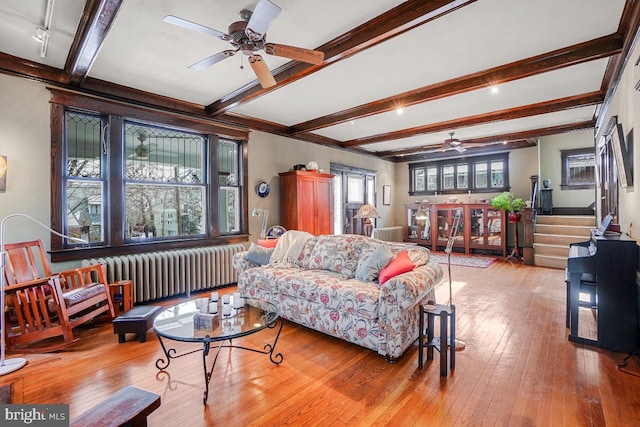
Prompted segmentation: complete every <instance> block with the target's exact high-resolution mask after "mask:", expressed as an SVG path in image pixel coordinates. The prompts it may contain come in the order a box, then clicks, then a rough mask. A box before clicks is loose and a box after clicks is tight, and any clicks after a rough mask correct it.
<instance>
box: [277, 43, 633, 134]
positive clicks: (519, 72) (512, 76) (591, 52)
mask: <svg viewBox="0 0 640 427" xmlns="http://www.w3.org/2000/svg"><path fill="white" fill-rule="evenodd" d="M622 44H623V38H622V36H620V35H619V34H617V33H614V34H610V35H608V36H604V37H600V38H597V39H594V40H590V41H587V42H583V43H578V44H575V45H572V46H569V47H565V48H562V49H557V50H554V51H551V52H547V53H544V54H541V55H537V56H532V57H530V58H526V59H522V60H520V61H515V62H512V63H510V64H505V65H500V66H497V67H493V68H489V69H486V70H483V71H479V72H477V73H472V74H467V75H466V76H462V77H457V78H454V79H451V80H447V81H444V82H438V83H435V84H432V85H428V86H423V87H421V88H418V89H413V90H410V91H407V92H404V93H401V94H399V95H394V96H390V97H387V98H384V99H379V100H376V101H372V102H369V103H366V104H362V105H358V106H356V107H352V108H348V109H346V110H342V111H338V112H335V113H331V114H327V115H326V116H323V117H318V118H315V119H312V120H308V121H306V122H302V123H298V124H296V125H293V126H291V127H290V128H289V133H290V134H296V133H300V132H309V131H313V130H316V129H321V128H325V127H329V126H333V125H336V124H339V123H344V122H348V121H351V120H355V119H361V118H363V117H367V116H371V115H374V114H380V113H386V112H390V111H394V110H396V109H397V108H398V106H402V107H403V108H407V107H409V106H412V105H417V104H421V103H424V102H428V101H434V100H436V99H440V98H445V97H448V96H452V95H458V94H461V93H464V92H470V91H472V90H477V89H481V88H484V87H489V86H492V85H496V84H501V83H506V82H510V81H513V80H518V79H522V78H525V77H531V76H534V75H537V74H542V73H546V72H548V71H553V70H558V69H561V68H565V67H569V66H572V65H577V64H581V63H584V62H588V61H593V60H596V59H602V58H606V57H609V56H612V55H616V54H619V53H620V51H621V50H622Z"/></svg>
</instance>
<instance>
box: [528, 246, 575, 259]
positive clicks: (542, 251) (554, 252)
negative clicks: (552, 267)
mask: <svg viewBox="0 0 640 427" xmlns="http://www.w3.org/2000/svg"><path fill="white" fill-rule="evenodd" d="M533 247H534V248H535V253H536V254H539V255H547V256H558V257H563V258H568V257H569V246H566V245H549V244H544V243H534V244H533Z"/></svg>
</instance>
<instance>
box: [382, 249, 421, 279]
mask: <svg viewBox="0 0 640 427" xmlns="http://www.w3.org/2000/svg"><path fill="white" fill-rule="evenodd" d="M414 268H416V266H415V264H414V263H412V262H411V260H410V259H409V254H408V253H407V251H402V252H400V253H399V254H398V255H396V257H395V258H394V259H393V260H392V261H391V262H390V263H389V265H387V266H386V267H385V268H383V269H382V270H380V276H379V277H378V280H379V283H380V284H381V285H382V284H383V283H384V282H386V281H387V280H389V279H391V278H392V277H395V276H397V275H398V274H402V273H406V272H407V271H411V270H413V269H414Z"/></svg>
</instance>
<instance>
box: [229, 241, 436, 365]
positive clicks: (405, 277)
mask: <svg viewBox="0 0 640 427" xmlns="http://www.w3.org/2000/svg"><path fill="white" fill-rule="evenodd" d="M380 245H386V246H387V247H388V248H389V249H390V250H391V252H392V253H393V254H398V253H400V252H401V251H403V250H406V251H407V253H408V255H409V259H410V261H411V263H413V264H415V265H416V267H415V268H414V269H413V270H412V271H409V272H406V273H402V274H399V275H397V276H395V277H392V278H390V279H389V280H387V281H386V282H384V283H383V285H382V286H381V285H379V284H378V283H377V281H362V280H359V279H357V278H356V277H355V272H356V270H357V268H358V266H359V265H360V264H361V263H362V262H364V261H365V260H366V259H367V258H368V257H369V256H371V255H372V254H373V253H374V251H375V250H376V249H377V248H378V247H379V246H380ZM233 264H234V268H235V269H236V270H237V271H238V290H239V291H240V292H241V294H242V295H244V296H247V297H252V298H263V299H266V300H269V301H272V302H274V303H276V305H278V307H279V309H280V313H281V316H282V317H283V318H285V319H288V320H290V321H292V322H296V323H299V324H301V325H303V326H306V327H309V328H312V329H315V330H317V331H320V332H323V333H326V334H329V335H332V336H335V337H337V338H340V339H343V340H346V341H349V342H351V343H354V344H358V345H360V346H363V347H366V348H369V349H371V350H374V351H377V352H378V353H379V354H381V355H383V356H385V358H386V359H387V360H389V361H391V362H393V361H396V360H397V359H399V358H400V357H401V356H402V353H403V352H404V351H405V350H406V349H407V348H408V347H409V346H410V345H411V344H412V343H414V342H415V340H416V339H417V337H418V315H419V312H418V310H419V303H420V302H421V301H423V300H425V301H426V300H434V301H435V292H434V288H435V285H437V284H438V283H439V282H440V280H441V279H442V276H443V271H442V268H441V267H440V265H439V264H438V263H436V262H433V261H430V260H429V250H428V249H426V248H423V247H420V246H415V245H406V244H398V243H391V242H383V241H380V240H376V239H372V238H370V237H366V236H357V235H349V234H347V235H322V236H318V237H314V238H312V239H309V240H308V241H307V242H306V243H305V244H304V247H303V249H302V250H301V252H300V254H299V256H298V257H297V258H296V259H295V260H294V262H293V265H291V266H286V267H282V266H273V265H269V264H266V265H262V266H260V265H258V264H255V263H253V262H252V261H249V260H248V259H247V252H241V253H238V254H235V255H234V259H233Z"/></svg>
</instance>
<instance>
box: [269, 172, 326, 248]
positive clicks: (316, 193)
mask: <svg viewBox="0 0 640 427" xmlns="http://www.w3.org/2000/svg"><path fill="white" fill-rule="evenodd" d="M279 175H280V223H281V224H282V226H283V227H284V228H286V229H287V230H302V231H306V232H308V233H311V234H314V235H316V236H317V235H320V234H333V206H332V203H333V197H332V193H333V192H332V185H333V175H331V174H328V173H320V172H313V171H289V172H282V173H280V174H279Z"/></svg>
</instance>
